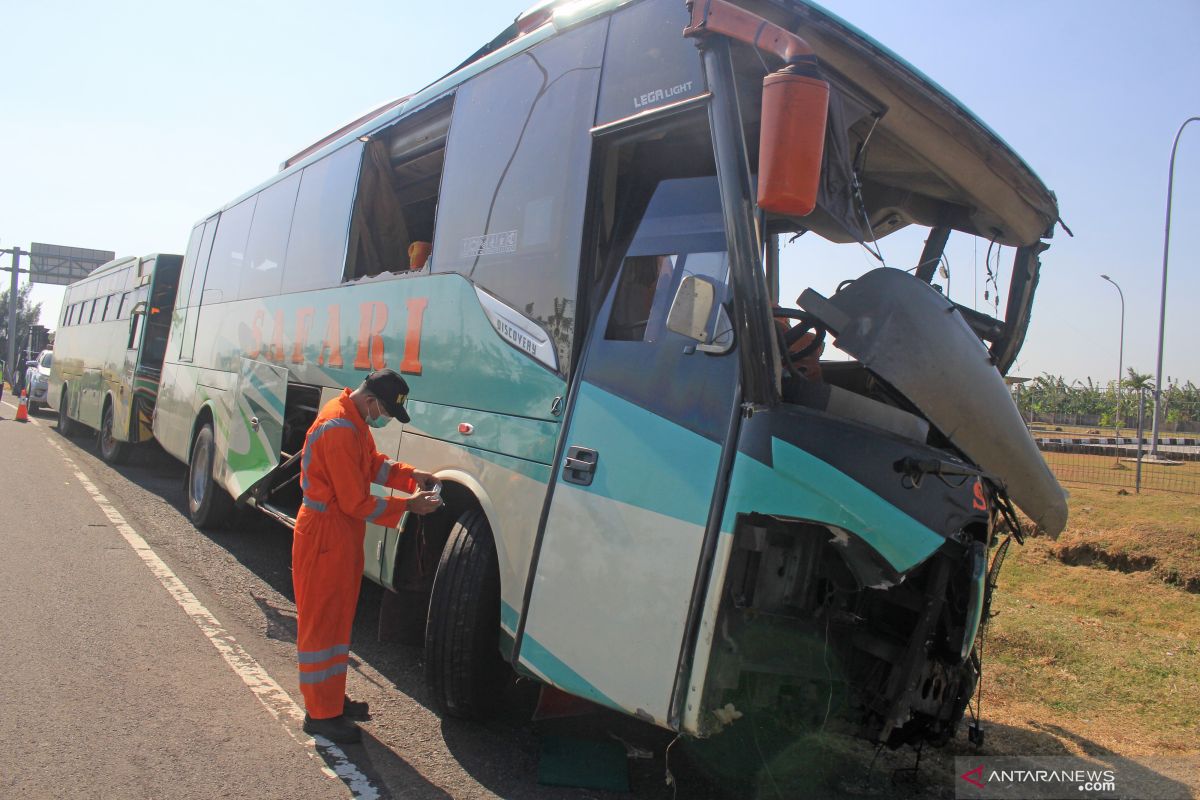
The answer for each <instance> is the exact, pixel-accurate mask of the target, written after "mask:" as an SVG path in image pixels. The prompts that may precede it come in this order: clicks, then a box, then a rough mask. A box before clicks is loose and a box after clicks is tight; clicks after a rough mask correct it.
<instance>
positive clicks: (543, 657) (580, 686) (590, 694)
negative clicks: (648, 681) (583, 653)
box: [521, 631, 631, 713]
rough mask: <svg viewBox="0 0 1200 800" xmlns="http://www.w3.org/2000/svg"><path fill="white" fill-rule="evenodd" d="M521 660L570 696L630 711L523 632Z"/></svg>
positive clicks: (618, 709)
mask: <svg viewBox="0 0 1200 800" xmlns="http://www.w3.org/2000/svg"><path fill="white" fill-rule="evenodd" d="M521 660H522V661H523V662H525V663H526V664H528V665H529V666H530V667H532V668H533V669H535V670H537V671H538V672H540V673H541V674H542V675H544V676H546V679H547V680H549V681H550V682H551V683H553V684H554V685H555V686H558V687H559V688H561V689H564V690H566V691H568V692H570V693H571V694H576V695H579V696H580V697H583V698H586V699H588V700H591V701H592V702H594V703H599V704H601V705H604V706H608V707H609V708H614V709H616V710H617V711H625V712H626V713H629V712H630V711H631V709H626V708H622V707H621V706H620V704H618V703H616V702H614V701H613V700H611V699H609V697H608V695H606V694H604V692H601V691H600V690H599V689H597V688H596V687H595V686H593V685H592V684H591V683H589V682H588V681H587V680H586V679H585V678H584V677H583V676H582V675H580V674H579V673H578V672H576V671H575V670H573V669H571V668H570V667H569V666H567V665H566V664H565V663H564V662H563V661H562V660H561V659H559V658H558V656H556V655H554V654H553V653H551V652H550V651H549V650H547V649H546V648H545V647H543V646H542V645H541V644H540V643H539V642H538V641H537V640H536V639H534V638H533V637H532V636H530V635H529V632H528V631H526V632H525V636H524V638H523V639H522V640H521Z"/></svg>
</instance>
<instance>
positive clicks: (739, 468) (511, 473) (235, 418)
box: [68, 0, 1066, 745]
mask: <svg viewBox="0 0 1200 800" xmlns="http://www.w3.org/2000/svg"><path fill="white" fill-rule="evenodd" d="M685 29H686V30H685ZM1057 219H1058V208H1057V205H1056V202H1055V199H1054V195H1053V194H1052V193H1051V192H1050V191H1049V190H1048V189H1047V188H1046V187H1045V186H1044V185H1043V184H1042V182H1041V181H1040V180H1039V179H1038V177H1037V176H1036V175H1035V174H1034V173H1033V172H1032V171H1031V170H1030V169H1029V167H1028V166H1027V165H1026V164H1025V163H1024V162H1023V161H1022V160H1021V159H1020V158H1019V157H1018V156H1017V155H1016V154H1015V153H1013V152H1012V151H1011V150H1010V149H1009V148H1008V146H1007V145H1005V144H1004V142H1003V141H1001V140H1000V139H999V137H997V136H996V134H995V133H993V132H992V131H991V130H990V129H989V128H987V127H986V126H985V125H984V124H983V123H981V122H980V121H979V120H978V119H976V118H975V117H974V116H973V115H972V114H971V113H970V112H968V111H967V110H966V109H965V108H963V107H962V106H961V105H960V104H959V103H958V102H957V101H956V100H954V99H953V98H952V97H950V96H948V95H947V94H946V93H945V92H944V91H942V90H941V89H940V88H938V87H937V86H936V85H935V84H933V83H932V82H931V81H930V80H929V79H927V78H925V77H924V76H923V75H921V74H920V73H918V72H917V71H916V70H914V69H913V68H912V67H910V66H908V65H907V64H906V63H905V62H903V61H902V60H900V59H899V58H898V57H897V56H895V55H893V54H892V53H890V52H889V51H888V50H887V49H886V48H885V47H883V46H882V45H880V44H879V43H877V42H874V41H873V40H871V39H870V38H868V37H867V36H866V35H864V34H863V33H861V32H860V31H857V30H856V29H854V28H852V27H850V26H849V25H847V24H845V23H843V22H841V21H840V20H838V19H837V18H835V17H833V16H831V15H829V14H827V13H826V12H824V11H822V10H821V9H819V8H818V7H816V6H813V5H810V4H808V3H804V2H792V1H791V0H788V1H787V2H785V1H784V0H758V1H757V2H750V0H745V1H744V2H743V1H742V0H738V2H726V1H725V0H706V2H704V3H695V4H694V5H691V6H688V5H685V3H683V2H682V0H639V1H638V2H630V1H629V0H596V2H588V3H577V2H544V3H540V4H539V5H537V6H536V7H534V8H533V9H531V10H530V11H529V12H527V13H525V14H523V15H521V16H520V17H519V18H518V19H517V20H516V22H515V23H514V24H513V25H512V26H511V27H509V28H508V29H506V30H505V31H503V32H502V33H501V34H500V35H499V36H497V37H496V38H495V39H494V40H493V41H491V42H489V43H488V44H487V45H486V46H485V47H483V48H482V49H480V50H479V51H478V52H477V53H475V54H474V55H473V56H471V58H469V59H468V60H467V61H466V62H465V63H464V64H463V65H462V66H460V67H459V68H458V69H456V70H455V71H454V72H452V73H451V74H449V75H448V76H446V77H445V78H443V79H441V80H440V81H438V82H436V83H434V84H433V85H431V86H429V87H426V88H425V89H423V90H421V91H420V92H418V93H417V94H415V95H412V96H410V97H407V98H405V99H403V100H401V101H397V102H396V103H392V104H389V105H388V106H385V107H383V108H381V109H379V110H378V111H377V112H375V113H374V114H372V115H368V117H366V118H364V119H362V120H359V121H357V122H356V123H352V124H351V125H348V126H346V127H345V128H343V129H341V130H339V131H337V132H336V133H334V134H332V135H331V136H329V137H328V138H327V139H325V140H323V141H321V142H318V143H317V144H315V145H314V146H313V147H311V148H309V149H308V150H306V151H304V152H302V153H300V154H298V155H297V156H295V157H293V158H291V159H288V160H287V161H286V162H285V163H284V165H283V168H282V169H281V171H280V172H279V174H278V175H277V176H275V177H274V178H272V179H271V180H269V181H267V182H266V183H265V184H263V185H261V186H258V187H256V188H255V189H253V190H251V191H249V192H247V193H246V194H244V195H242V196H241V197H239V198H237V199H235V200H233V201H232V202H230V203H229V204H228V205H226V206H224V207H223V208H221V209H219V210H217V211H216V212H214V213H213V214H211V215H210V216H208V217H207V218H205V219H203V220H201V221H199V222H198V223H197V224H196V225H195V227H194V229H193V231H192V235H191V240H190V243H189V245H188V248H187V254H186V256H185V258H184V265H183V271H182V276H181V279H180V284H179V285H180V291H179V299H178V302H177V303H176V307H175V311H174V315H173V318H172V323H171V333H170V339H169V342H168V346H167V352H166V357H165V360H164V363H163V372H162V384H161V387H160V392H159V398H158V403H157V406H156V411H155V416H154V434H155V436H156V438H157V439H158V440H159V441H160V442H161V444H162V446H163V447H164V448H165V449H166V450H167V451H168V452H169V453H172V454H173V455H175V456H176V457H177V458H179V459H180V460H182V461H184V462H185V463H187V464H188V465H189V467H188V468H189V480H188V507H189V509H190V512H191V515H192V518H193V520H194V521H195V522H196V523H197V524H198V525H201V526H204V525H212V524H218V523H221V522H222V521H224V520H225V519H227V517H228V513H229V511H230V510H231V509H232V507H233V506H234V504H235V503H237V504H241V505H244V506H250V507H254V508H257V509H259V510H261V511H263V512H265V513H267V514H269V515H271V516H272V517H274V518H275V519H277V520H280V521H281V522H283V523H285V524H291V523H292V522H293V520H294V517H295V514H296V510H297V508H298V507H299V503H300V492H299V488H298V486H297V483H298V481H297V480H296V477H297V471H298V457H299V455H300V451H301V448H302V446H303V441H304V434H305V431H306V429H307V428H308V426H309V425H310V423H311V422H312V420H313V419H314V417H315V415H316V413H317V410H318V409H319V407H320V406H321V404H322V403H323V402H324V401H326V400H328V399H329V398H330V397H332V396H333V395H334V394H336V393H337V392H338V391H339V390H340V389H341V388H342V387H344V386H355V385H357V384H358V383H359V382H360V381H361V380H362V378H363V377H364V376H365V375H366V374H367V373H368V372H369V371H371V370H373V369H378V368H381V367H385V366H387V367H392V368H394V369H397V370H398V371H400V372H401V373H403V374H404V375H405V377H406V379H407V381H408V383H409V385H410V387H411V395H410V400H409V403H408V410H409V414H410V415H411V417H412V421H411V424H409V425H406V426H403V428H401V426H398V425H394V426H391V427H389V428H387V429H385V430H384V431H382V433H380V434H379V435H378V436H377V442H378V445H379V447H380V449H381V450H382V451H383V452H385V453H388V454H389V455H391V456H393V457H395V458H397V459H399V460H403V461H407V462H409V463H413V464H417V465H420V466H421V467H423V468H427V469H432V470H434V471H435V472H436V474H437V475H438V477H439V478H440V479H441V481H442V482H443V484H444V487H445V489H444V493H443V497H444V499H445V501H446V505H445V509H444V510H443V511H440V512H439V513H438V514H436V515H433V516H431V517H429V518H426V519H425V521H424V523H423V524H421V523H419V522H418V520H417V519H415V518H409V519H406V520H405V521H404V522H402V524H401V526H400V527H399V528H398V529H382V528H378V527H373V526H368V534H367V538H366V542H365V555H366V564H367V566H366V574H367V576H368V577H369V578H371V579H372V580H375V581H377V582H379V583H381V584H382V585H383V586H385V587H387V588H388V589H390V590H393V591H396V592H399V593H401V596H402V597H403V598H406V602H407V603H408V605H409V607H410V608H412V609H415V610H416V611H417V612H418V613H420V614H422V615H425V614H426V612H427V616H428V618H427V621H426V624H425V631H426V637H425V644H426V665H427V674H428V678H429V682H430V685H431V687H432V691H433V695H434V697H435V698H436V700H437V702H438V704H439V705H440V706H441V707H442V708H443V709H444V710H445V711H446V712H448V713H451V714H456V715H462V716H472V715H477V714H481V713H484V712H486V711H487V710H488V708H489V706H490V705H491V704H492V703H493V702H494V699H495V696H496V693H497V691H498V689H497V687H498V686H499V685H500V684H501V682H502V681H503V680H504V676H505V674H506V669H507V667H505V662H507V663H508V664H511V666H512V667H513V668H515V669H516V670H517V671H519V672H521V673H523V674H526V675H530V676H534V677H536V678H537V679H538V680H541V681H544V682H546V683H548V684H552V685H554V686H556V687H558V688H560V689H562V690H565V691H567V692H570V693H573V694H575V695H579V696H581V697H585V698H589V699H591V700H593V701H595V702H597V703H601V704H603V705H606V706H609V707H611V708H614V709H618V710H620V711H623V712H626V713H628V714H631V715H636V716H637V717H640V718H642V719H644V720H646V721H648V722H651V723H653V724H655V725H658V726H662V727H664V728H667V729H671V730H676V731H680V732H683V733H685V734H689V735H692V736H707V735H710V734H713V733H715V732H717V731H719V730H721V729H722V728H723V727H725V726H728V725H735V726H736V725H738V722H737V721H736V719H737V718H738V714H733V713H731V712H730V711H729V710H728V709H729V708H730V707H731V706H732V707H733V709H734V710H736V711H738V712H739V713H744V714H745V715H748V716H755V715H770V716H772V717H773V718H776V719H777V720H781V721H784V722H783V723H781V724H785V723H786V724H789V725H791V724H795V725H798V726H802V725H803V724H807V722H808V721H811V720H812V719H814V718H816V719H818V720H819V719H820V718H821V717H822V716H828V715H829V713H830V710H831V709H832V712H833V716H834V717H836V718H839V719H843V720H845V721H846V724H847V725H849V726H850V728H851V729H853V730H855V731H857V732H858V733H859V734H860V735H862V736H865V737H866V738H868V739H871V740H873V741H877V742H883V743H887V744H890V745H897V744H901V743H919V742H925V741H931V742H935V743H941V742H944V741H946V740H947V739H948V738H949V736H951V735H952V734H953V732H954V730H955V728H956V726H957V725H958V723H959V721H960V719H961V717H962V715H963V712H964V709H965V707H966V705H967V702H968V700H969V698H970V696H971V694H972V691H973V690H974V688H975V684H976V681H977V678H978V674H979V661H978V654H977V653H976V651H975V642H976V634H977V632H978V630H979V626H980V621H981V618H982V614H983V608H984V606H985V604H986V597H985V580H984V575H985V572H986V561H987V553H988V548H989V547H990V546H991V545H992V544H994V543H995V541H996V539H997V537H998V536H999V535H1000V533H1001V531H1003V530H1004V528H1005V527H1006V525H1008V524H1010V523H1011V522H1012V519H1013V517H1012V508H1011V506H1010V505H1009V498H1011V499H1012V501H1013V502H1015V503H1016V504H1017V505H1018V506H1020V507H1021V508H1022V509H1024V510H1025V511H1026V513H1028V514H1029V515H1030V516H1031V517H1032V518H1033V519H1034V520H1035V521H1037V523H1038V524H1040V525H1041V526H1042V527H1043V528H1044V529H1046V530H1048V531H1049V532H1051V533H1056V532H1057V531H1058V530H1061V528H1062V527H1063V525H1064V524H1065V519H1066V505H1065V499H1064V494H1063V492H1062V490H1061V489H1060V487H1059V486H1058V484H1057V482H1056V481H1055V480H1054V478H1053V476H1052V475H1051V473H1050V472H1049V470H1048V469H1047V468H1046V466H1045V464H1044V462H1043V460H1042V458H1041V456H1040V454H1039V453H1038V451H1037V449H1036V447H1035V446H1034V444H1033V442H1032V440H1031V439H1030V437H1029V436H1028V433H1027V432H1026V430H1025V428H1024V426H1023V424H1022V422H1021V420H1020V418H1019V416H1018V415H1017V412H1016V409H1015V407H1014V405H1013V403H1012V401H1011V399H1010V397H1009V395H1008V393H1007V391H1006V389H1005V385H1004V381H1003V378H1002V373H1003V372H1004V371H1005V370H1007V369H1008V367H1009V366H1010V365H1011V364H1012V363H1013V360H1014V358H1015V357H1016V355H1017V353H1018V351H1019V349H1020V347H1021V344H1022V342H1023V340H1024V336H1025V331H1026V327H1027V324H1028V320H1029V313H1030V308H1031V304H1032V300H1033V293H1034V288H1035V287H1036V285H1037V279H1038V273H1039V269H1040V260H1039V258H1040V255H1041V254H1042V252H1043V251H1044V250H1045V249H1046V248H1047V246H1048V244H1047V242H1046V241H1045V239H1047V238H1048V237H1049V236H1050V235H1051V233H1052V232H1053V228H1054V225H1055V222H1056V220H1057ZM909 226H922V227H924V228H927V229H928V236H927V238H926V242H925V245H924V248H923V249H922V250H921V251H920V252H914V253H912V254H911V256H910V260H908V261H907V262H906V263H904V264H901V265H898V266H900V267H901V268H895V267H886V268H877V269H870V270H868V271H866V272H865V273H864V274H861V275H853V276H851V279H849V280H847V281H846V282H845V283H844V284H843V285H842V286H841V287H839V289H838V290H837V291H836V292H826V293H824V294H823V293H821V292H818V291H815V290H810V291H807V292H805V293H804V295H803V296H802V297H801V298H800V300H799V307H797V306H795V305H792V304H790V303H786V302H785V301H784V300H783V299H782V298H780V297H779V281H780V275H779V272H780V265H779V258H778V252H779V241H780V238H781V237H784V236H787V237H792V236H795V235H797V234H805V235H806V237H808V238H819V239H822V240H825V241H827V242H828V243H830V245H831V246H833V245H838V246H840V247H842V248H853V249H859V248H862V247H864V246H865V243H871V242H874V241H876V240H880V239H883V238H884V237H887V236H889V235H891V234H893V233H894V232H895V231H897V230H900V229H902V228H906V227H909ZM951 235H954V236H961V237H980V238H981V239H983V240H984V242H985V243H989V242H990V243H993V244H995V245H997V246H1001V245H1002V246H1004V247H1006V248H1008V249H1009V251H1010V252H1012V253H1014V254H1015V258H1014V261H1013V268H1012V272H1011V275H1010V276H1009V277H1008V279H1007V285H1008V287H1009V289H1008V293H1007V294H1008V297H1007V302H1006V304H1005V306H1004V314H1002V315H997V316H991V315H988V314H985V313H982V312H978V311H975V310H973V309H971V308H968V307H964V306H962V305H960V304H958V303H955V302H953V301H952V300H951V299H949V297H948V296H947V295H946V294H945V293H944V292H940V291H937V290H935V288H934V286H933V285H931V284H933V283H934V282H935V279H936V278H937V274H936V271H935V267H936V266H937V264H938V263H939V260H940V258H941V256H942V253H943V248H944V247H945V245H946V242H947V239H948V238H949V237H950V236H951ZM821 268H822V264H821V263H813V264H811V265H807V266H805V267H804V268H803V269H804V270H805V274H806V275H811V276H814V277H815V278H819V277H821V276H820V270H821ZM938 288H941V287H938ZM826 295H828V296H826ZM783 320H790V322H784V321H783ZM68 330H69V328H68ZM826 337H828V339H829V340H830V342H831V343H833V342H834V341H835V340H836V343H837V345H838V346H839V348H840V349H841V350H842V351H844V352H845V353H847V354H848V358H847V359H846V360H824V361H822V360H819V359H818V351H819V348H820V343H821V342H822V340H823V339H825V338H826ZM798 351H808V352H798ZM377 488H378V487H377ZM379 491H384V490H382V489H379ZM393 605H394V604H393ZM401 605H403V603H402V604H401ZM814 698H816V699H814ZM826 698H829V706H828V707H827V702H826ZM834 699H836V702H834ZM742 724H743V725H744V724H745V723H742Z"/></svg>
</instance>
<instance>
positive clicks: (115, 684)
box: [0, 395, 716, 798]
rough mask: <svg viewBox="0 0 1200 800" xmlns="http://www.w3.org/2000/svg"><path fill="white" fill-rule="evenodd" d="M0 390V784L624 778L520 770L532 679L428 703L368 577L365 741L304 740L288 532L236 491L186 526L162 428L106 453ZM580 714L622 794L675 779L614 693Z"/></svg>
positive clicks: (529, 738) (176, 468)
mask: <svg viewBox="0 0 1200 800" xmlns="http://www.w3.org/2000/svg"><path fill="white" fill-rule="evenodd" d="M9 401H10V397H9V396H7V395H6V397H5V399H4V402H3V403H2V404H0V464H2V466H0V469H2V470H3V474H4V481H3V485H4V487H5V490H4V491H3V492H2V493H0V552H2V553H3V555H2V557H0V609H2V614H3V616H2V617H0V619H2V620H3V625H2V628H0V630H3V632H4V636H3V641H4V647H3V648H0V674H3V675H4V676H5V677H6V681H5V686H6V690H5V692H4V697H5V700H4V713H3V714H0V737H3V739H4V740H5V741H7V742H8V743H9V745H8V747H6V748H4V749H3V750H2V751H0V796H3V797H22V798H40V797H47V798H49V797H54V798H72V797H81V798H82V797H89V798H90V797H103V798H110V797H116V798H124V797H131V798H142V797H145V798H151V797H154V798H157V797H171V798H209V797H221V796H227V795H237V796H244V797H255V798H258V797H262V798H273V797H278V798H285V797H286V798H295V797H306V798H325V797H330V798H336V797H405V798H409V797H412V798H448V797H452V798H476V797H505V798H585V797H586V798H591V797H629V796H631V795H630V794H614V793H608V792H598V791H590V790H580V789H565V788H561V787H551V786H542V785H539V784H538V781H537V774H538V758H539V753H540V742H539V739H538V735H539V734H540V733H543V732H545V728H544V727H538V726H534V725H533V724H531V723H530V721H529V720H530V715H531V712H532V710H533V706H534V704H535V703H536V688H535V687H533V686H532V685H520V684H518V685H517V687H515V688H514V689H513V690H511V691H510V695H511V697H509V698H508V699H507V701H506V703H505V706H504V709H503V711H502V713H501V715H500V717H499V718H498V719H495V720H491V721H489V722H487V723H468V722H462V721H458V720H453V719H447V720H442V719H440V718H439V717H438V716H437V714H436V713H434V712H433V711H432V710H431V709H430V708H429V707H428V705H427V703H428V698H427V695H426V693H425V689H424V686H423V677H422V669H423V668H422V664H421V649H420V648H419V647H417V646H403V645H395V644H380V643H379V642H378V641H377V638H378V637H377V635H376V634H377V626H378V606H379V601H380V596H381V591H380V589H379V588H378V587H376V586H374V585H373V584H371V583H369V582H364V584H363V596H362V600H361V601H360V604H359V611H358V615H357V618H356V620H355V629H354V634H353V646H354V651H353V653H352V660H351V670H350V674H349V679H348V680H349V684H348V688H349V693H350V694H351V695H352V696H355V697H356V698H359V699H365V700H368V701H370V704H371V712H372V718H371V719H370V720H369V721H368V722H366V723H364V726H363V727H364V732H365V734H366V736H365V737H364V742H363V744H361V745H348V746H345V747H344V748H337V747H320V746H316V745H315V744H314V741H313V739H312V738H311V737H308V736H307V735H305V734H304V733H303V732H302V731H301V729H300V724H301V721H302V719H303V711H302V705H300V702H301V701H300V693H299V689H298V684H297V680H296V667H295V661H294V659H295V644H294V641H295V638H294V637H295V606H294V603H293V598H292V588H291V574H290V563H291V558H290V552H291V534H290V532H289V531H287V530H285V529H283V528H282V527H280V526H278V525H277V524H275V523H274V522H272V521H270V520H268V519H266V518H265V517H261V516H260V515H257V514H256V513H254V512H252V511H251V512H245V513H243V514H242V515H241V516H239V518H238V520H237V522H236V523H235V524H234V525H232V526H231V527H230V529H229V530H223V531H215V532H201V531H198V530H196V529H195V528H194V527H192V525H191V524H190V522H189V521H188V519H187V517H186V515H185V514H184V513H183V510H182V502H183V491H182V484H183V478H184V468H183V465H181V464H178V463H177V462H175V461H174V459H172V458H171V457H169V456H167V455H166V454H165V453H163V452H162V451H161V450H160V449H158V448H157V447H155V446H153V445H150V446H145V447H142V448H139V449H138V451H136V452H135V453H134V456H133V457H132V458H131V459H130V462H129V463H128V464H127V465H123V466H120V467H116V468H114V467H110V466H108V465H106V464H104V463H103V462H102V461H100V460H99V459H98V458H97V457H96V456H95V454H94V446H93V440H92V437H91V436H84V437H79V438H74V439H68V438H66V437H63V436H61V435H60V434H59V433H58V432H57V424H56V422H55V421H54V419H53V417H52V416H50V415H49V412H47V413H46V414H42V415H36V416H32V417H31V418H30V421H29V422H28V423H25V424H21V423H18V422H15V421H14V420H13V417H14V416H15V411H16V409H15V408H14V406H13V405H11V403H10V402H9ZM582 724H583V725H584V726H585V727H588V728H589V730H588V731H586V732H585V735H589V736H592V737H597V736H598V737H606V736H608V735H609V734H614V735H618V736H621V737H622V738H623V739H625V740H626V741H627V742H629V743H630V744H631V745H634V746H636V747H638V748H640V749H642V750H645V751H648V753H647V754H652V757H649V758H633V759H630V760H629V764H630V782H631V793H632V796H635V797H639V798H670V797H673V796H674V793H673V791H672V789H671V787H669V786H667V784H666V782H665V775H666V762H665V760H664V757H663V753H664V751H665V749H666V745H668V744H669V743H670V740H671V737H670V735H669V734H668V733H667V732H663V731H658V730H656V729H653V728H650V727H648V726H644V725H642V724H641V723H638V722H636V721H633V720H628V719H626V718H624V717H620V716H618V715H615V714H614V715H611V716H609V715H607V714H599V715H594V716H593V717H591V718H590V719H589V720H587V721H586V722H584V723H582ZM567 732H571V731H567ZM675 752H676V754H677V753H678V750H676V751H675ZM681 764H682V761H681V760H680V759H679V757H678V755H673V756H672V763H671V766H672V768H673V772H674V773H675V777H676V779H677V780H678V782H679V786H680V791H681V792H683V794H681V795H680V796H685V797H711V796H716V795H715V793H714V792H713V791H711V790H710V789H708V788H707V786H706V785H705V784H704V783H703V781H701V780H700V778H698V777H696V776H694V775H691V774H688V771H687V770H686V769H684V770H683V771H682V772H681ZM335 773H336V774H335ZM339 776H340V777H339Z"/></svg>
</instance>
